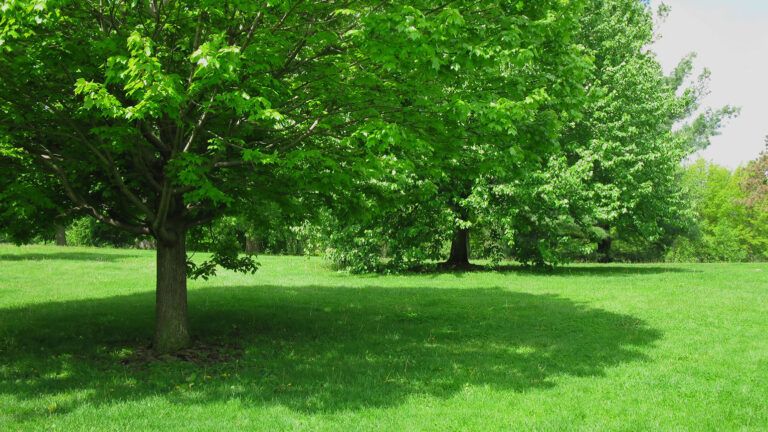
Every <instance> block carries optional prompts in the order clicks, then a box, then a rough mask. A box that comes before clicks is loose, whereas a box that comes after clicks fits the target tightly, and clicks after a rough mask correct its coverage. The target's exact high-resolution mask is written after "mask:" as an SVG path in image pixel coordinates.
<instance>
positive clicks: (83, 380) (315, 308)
mask: <svg viewBox="0 0 768 432" xmlns="http://www.w3.org/2000/svg"><path fill="white" fill-rule="evenodd" d="M153 258H154V255H153V253H151V252H143V251H128V250H105V249H79V248H54V247H24V248H17V247H14V246H7V245H6V246H0V430H2V431H6V430H35V431H37V430H62V431H76V430H95V431H103V430H115V431H124V430H163V431H171V430H179V431H181V430H184V431H188V430H217V431H220V430H264V431H275V430H326V431H339V430H355V431H368V430H392V431H405V430H409V431H410V430H434V431H447V430H477V431H489V430H553V431H560V430H626V431H636V430H663V431H669V430H691V431H702V430H712V431H721V430H768V266H766V265H764V264H729V265H643V266H629V265H614V266H597V265H595V266H574V267H567V268H563V269H559V270H557V271H555V272H553V273H550V274H535V273H530V272H526V271H522V270H516V271H515V270H512V271H505V272H485V273H471V274H462V273H455V274H419V275H407V276H350V275H346V274H341V273H337V272H334V271H331V270H329V269H327V268H326V267H325V266H324V264H323V261H322V260H320V259H315V258H313V259H307V258H300V257H260V258H259V260H260V261H261V263H262V268H261V270H259V272H258V274H256V275H255V276H244V275H235V274H232V273H223V274H221V275H220V276H219V277H216V278H214V279H212V280H210V281H208V282H204V281H199V282H192V283H191V286H190V289H191V291H190V314H191V325H192V328H193V332H194V334H195V335H196V338H197V342H196V348H195V349H194V350H190V351H189V352H187V353H186V354H185V355H186V360H182V359H178V358H164V359H153V358H152V357H151V354H149V353H147V351H146V349H145V348H146V345H147V342H148V341H149V339H150V337H151V334H152V318H153V300H154V294H153V292H152V288H153V280H154V259H153Z"/></svg>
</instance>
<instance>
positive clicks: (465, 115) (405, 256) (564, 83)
mask: <svg viewBox="0 0 768 432" xmlns="http://www.w3.org/2000/svg"><path fill="white" fill-rule="evenodd" d="M581 6H582V4H581V2H559V1H537V2H516V3H515V4H513V5H507V6H506V7H503V8H497V9H493V8H489V7H488V5H487V4H485V3H483V2H478V3H477V6H476V8H477V9H478V10H477V11H476V13H475V14H474V16H473V19H478V20H479V22H480V23H481V24H480V25H481V28H483V31H484V33H487V34H488V35H489V37H490V40H491V41H492V43H489V44H487V45H486V46H485V47H484V49H483V50H482V51H480V52H478V57H479V58H481V59H483V60H484V63H483V66H482V69H481V70H482V73H478V70H477V69H460V68H456V74H455V75H454V76H453V78H454V79H453V80H452V81H448V80H446V81H444V82H443V83H441V84H442V85H443V86H444V88H443V89H442V90H441V92H442V93H443V94H445V95H446V96H447V97H446V98H444V99H442V100H437V101H432V103H433V104H440V105H439V106H441V115H440V117H437V118H436V119H435V120H436V123H435V124H432V125H430V133H429V134H428V135H426V136H425V137H423V138H421V139H422V140H423V143H422V144H423V145H425V146H426V147H428V148H431V149H434V156H432V157H429V158H417V157H409V158H407V159H408V160H409V162H410V164H409V165H408V166H405V167H403V168H404V169H401V170H399V171H396V172H392V173H391V175H388V176H386V177H384V178H380V179H377V180H378V181H377V182H376V183H375V184H365V185H359V187H358V189H360V190H364V191H365V196H366V197H367V198H369V201H370V202H371V203H375V204H372V205H369V206H368V211H366V212H363V214H364V217H362V218H356V219H352V220H353V221H354V223H353V224H349V223H348V221H349V220H350V217H349V216H348V215H346V214H343V215H340V216H339V215H335V217H333V216H332V217H330V218H329V219H326V220H325V221H323V223H324V224H326V226H327V227H328V228H329V229H328V231H329V233H328V237H329V242H328V243H329V244H328V250H329V251H330V254H331V258H332V259H334V260H335V261H336V262H338V263H340V264H342V265H344V266H346V267H349V268H353V269H356V270H371V269H372V268H374V267H375V266H376V264H377V262H378V261H379V259H380V257H381V256H382V253H383V254H384V255H385V256H387V257H388V258H390V264H391V265H394V266H396V267H405V266H409V265H412V264H415V263H418V262H422V261H425V260H432V259H439V258H441V257H444V255H443V253H444V250H443V245H444V244H445V243H450V244H451V247H450V252H449V257H448V260H447V264H448V265H449V266H451V267H466V266H468V265H469V250H468V245H469V231H470V229H471V227H472V225H473V223H474V221H475V219H476V217H477V213H478V209H477V207H476V206H475V205H474V203H475V202H476V201H477V200H476V199H475V198H476V196H477V195H478V194H482V191H477V190H476V189H477V188H481V189H482V188H483V185H485V184H487V182H486V181H484V180H485V179H488V178H493V179H494V181H510V180H511V179H515V178H520V177H524V176H526V175H528V170H529V168H530V167H531V166H534V165H535V163H536V161H538V160H540V159H541V158H543V157H546V156H547V155H549V154H551V153H552V152H553V151H555V150H556V149H557V137H558V134H559V131H560V130H561V129H562V127H563V125H564V124H566V123H567V122H569V121H573V120H574V119H575V118H576V117H577V116H578V107H579V105H580V104H581V102H582V99H583V93H584V91H583V83H584V78H585V76H586V71H587V70H588V68H589V61H588V58H587V56H585V55H584V53H583V52H582V50H581V49H580V47H579V46H578V44H576V43H575V42H574V40H573V33H574V31H575V30H576V25H577V23H578V20H579V17H580V15H581V13H582V7H581ZM386 139H396V140H398V139H408V138H406V137H402V136H398V137H393V136H392V135H391V134H388V135H387V137H386ZM414 142H415V141H414ZM382 202H385V203H386V205H381V203H382ZM328 222H330V223H328Z"/></svg>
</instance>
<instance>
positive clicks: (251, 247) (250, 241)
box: [245, 234, 259, 255]
mask: <svg viewBox="0 0 768 432" xmlns="http://www.w3.org/2000/svg"><path fill="white" fill-rule="evenodd" d="M245 253H247V254H248V255H256V254H258V253H259V239H258V238H256V237H252V236H250V235H249V234H246V235H245Z"/></svg>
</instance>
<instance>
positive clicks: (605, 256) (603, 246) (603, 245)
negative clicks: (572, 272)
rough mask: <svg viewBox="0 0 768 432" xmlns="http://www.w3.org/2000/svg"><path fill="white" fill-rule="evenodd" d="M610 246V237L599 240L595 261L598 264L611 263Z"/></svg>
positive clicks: (611, 242) (611, 241)
mask: <svg viewBox="0 0 768 432" xmlns="http://www.w3.org/2000/svg"><path fill="white" fill-rule="evenodd" d="M612 244H613V239H611V236H607V237H606V238H604V239H602V240H600V243H598V244H597V260H598V261H599V262H601V263H603V264H607V263H610V262H613V257H612V256H611V245H612Z"/></svg>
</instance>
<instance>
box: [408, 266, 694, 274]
mask: <svg viewBox="0 0 768 432" xmlns="http://www.w3.org/2000/svg"><path fill="white" fill-rule="evenodd" d="M408 273H409V274H416V275H418V274H424V275H431V276H436V275H441V274H452V275H456V276H459V277H461V276H464V275H466V274H471V273H516V274H525V275H536V276H564V277H573V276H592V277H628V276H642V275H656V274H664V273H700V272H699V271H696V270H692V269H688V268H681V267H673V266H653V265H615V264H583V265H566V266H559V267H551V268H549V267H548V268H538V267H530V266H524V265H521V264H508V265H501V266H490V265H480V264H473V265H471V266H470V267H468V268H458V269H446V268H445V267H442V266H439V265H433V266H423V267H419V268H414V269H412V270H411V271H410V272H408Z"/></svg>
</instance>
